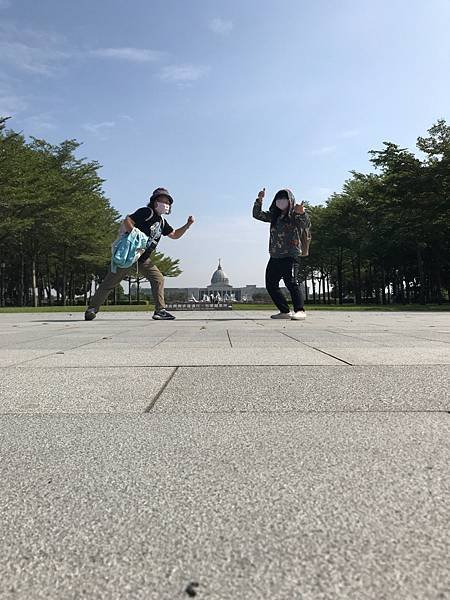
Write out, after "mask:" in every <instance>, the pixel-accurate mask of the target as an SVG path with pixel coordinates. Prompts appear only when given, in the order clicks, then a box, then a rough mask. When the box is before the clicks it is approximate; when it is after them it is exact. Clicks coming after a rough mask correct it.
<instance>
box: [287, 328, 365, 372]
mask: <svg viewBox="0 0 450 600" xmlns="http://www.w3.org/2000/svg"><path fill="white" fill-rule="evenodd" d="M280 333H281V335H285V336H286V337H288V338H290V339H291V340H295V341H296V342H298V343H299V344H303V345H304V346H306V347H307V348H312V349H313V350H316V351H317V352H321V353H322V354H325V355H326V356H330V357H331V358H334V359H335V360H339V361H340V362H342V363H344V365H348V366H349V367H353V366H354V365H353V364H352V363H349V362H348V361H346V360H344V359H343V358H339V357H338V356H334V355H333V354H330V353H329V352H325V350H320V348H316V347H315V346H311V345H310V344H307V343H306V342H302V341H301V340H298V339H297V338H295V337H292V335H289V334H288V333H284V331H280Z"/></svg>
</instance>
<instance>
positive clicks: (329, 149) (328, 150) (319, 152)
mask: <svg viewBox="0 0 450 600" xmlns="http://www.w3.org/2000/svg"><path fill="white" fill-rule="evenodd" d="M336 150H337V148H336V146H322V148H317V149H316V150H311V156H325V155H327V154H333V152H336Z"/></svg>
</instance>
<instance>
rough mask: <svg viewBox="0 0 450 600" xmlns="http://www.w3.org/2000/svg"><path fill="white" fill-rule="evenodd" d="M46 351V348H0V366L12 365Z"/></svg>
mask: <svg viewBox="0 0 450 600" xmlns="http://www.w3.org/2000/svg"><path fill="white" fill-rule="evenodd" d="M48 352H49V351H48V350H10V349H9V348H0V367H13V366H16V365H19V364H20V363H22V362H23V361H27V360H33V359H35V358H39V357H40V356H46V355H47V354H48Z"/></svg>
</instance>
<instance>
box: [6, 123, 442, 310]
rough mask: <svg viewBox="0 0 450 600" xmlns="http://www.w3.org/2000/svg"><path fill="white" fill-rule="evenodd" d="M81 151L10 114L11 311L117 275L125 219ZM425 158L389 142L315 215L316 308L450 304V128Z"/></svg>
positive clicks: (78, 294) (422, 150) (173, 270)
mask: <svg viewBox="0 0 450 600" xmlns="http://www.w3.org/2000/svg"><path fill="white" fill-rule="evenodd" d="M79 146H80V143H79V142H77V141H76V140H66V141H64V142H62V143H61V144H58V145H52V144H50V143H48V142H46V141H45V140H41V139H36V138H31V139H30V140H29V141H27V140H26V139H25V137H24V136H23V135H22V134H21V133H17V132H15V131H12V130H11V129H8V128H7V119H6V118H0V287H1V297H0V300H1V305H2V306H5V305H11V306H26V305H35V306H37V305H42V304H49V305H51V304H52V303H56V304H66V305H67V304H74V303H75V301H76V299H78V300H79V301H80V302H84V303H86V302H88V300H89V295H90V293H91V292H92V289H93V287H95V285H96V283H98V282H99V281H100V280H101V279H102V277H103V276H104V275H105V273H106V271H107V268H108V264H109V261H110V252H111V242H112V240H113V239H114V238H115V237H116V235H117V231H118V223H119V220H120V215H119V213H118V212H117V211H116V210H115V209H114V208H113V207H112V206H111V204H110V202H109V200H108V199H107V198H106V196H105V194H104V191H103V179H102V178H101V177H100V175H99V173H98V171H99V169H100V165H99V163H98V162H96V161H90V160H87V159H85V158H77V156H76V154H77V151H78V149H79ZM417 151H418V152H417V153H416V154H415V153H413V152H411V151H410V150H408V149H406V148H401V147H400V146H398V145H397V144H394V143H392V142H385V143H384V146H383V148H382V149H381V150H373V151H371V152H370V158H371V163H372V164H373V166H374V172H372V173H358V172H355V171H352V172H351V178H350V179H349V180H348V181H347V182H346V183H345V184H344V186H343V189H342V191H341V192H339V193H335V194H333V195H332V196H331V197H330V198H329V199H328V201H327V202H326V203H325V204H324V205H319V206H317V205H309V206H308V207H307V208H308V210H309V211H310V214H311V218H312V223H313V226H312V235H313V240H312V244H311V252H310V256H309V257H308V258H305V259H304V260H303V263H302V264H303V272H304V277H305V280H306V279H307V280H308V282H309V284H310V285H309V287H310V290H311V292H312V293H309V294H308V298H307V301H308V302H313V303H325V304H331V303H340V304H344V303H346V302H355V303H356V304H361V303H371V304H388V303H391V302H397V303H422V304H426V303H442V302H448V301H449V289H450V126H448V125H447V123H446V122H445V121H444V120H439V121H437V123H435V124H434V125H433V126H432V127H431V128H430V129H429V131H428V133H427V135H426V136H425V137H419V138H418V139H417ZM155 261H156V262H157V264H158V266H159V267H160V269H161V270H162V272H163V273H164V274H165V275H166V276H176V275H178V274H180V273H181V270H180V268H179V261H178V260H176V259H172V258H170V257H168V256H165V255H163V254H161V253H157V254H156V255H155ZM135 282H137V285H138V287H139V278H137V279H135ZM93 283H94V285H93ZM128 283H129V286H131V283H132V281H131V280H130V281H129V282H128ZM115 297H116V296H115ZM122 299H123V298H122Z"/></svg>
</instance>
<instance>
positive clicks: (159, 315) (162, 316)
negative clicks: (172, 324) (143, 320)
mask: <svg viewBox="0 0 450 600" xmlns="http://www.w3.org/2000/svg"><path fill="white" fill-rule="evenodd" d="M152 318H153V319H155V321H173V320H174V319H175V317H174V316H173V315H171V314H170V313H168V312H167V310H166V309H165V308H161V310H156V311H155V312H154V313H153V317H152Z"/></svg>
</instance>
